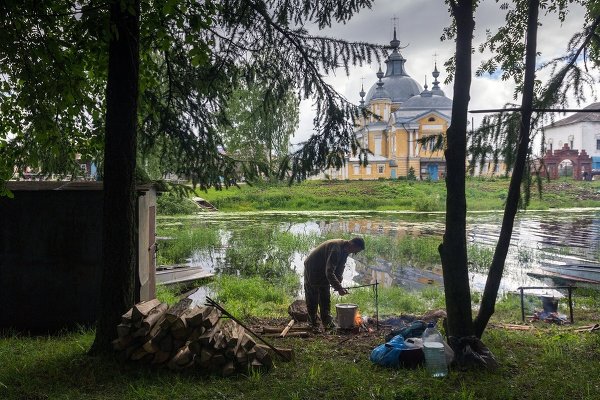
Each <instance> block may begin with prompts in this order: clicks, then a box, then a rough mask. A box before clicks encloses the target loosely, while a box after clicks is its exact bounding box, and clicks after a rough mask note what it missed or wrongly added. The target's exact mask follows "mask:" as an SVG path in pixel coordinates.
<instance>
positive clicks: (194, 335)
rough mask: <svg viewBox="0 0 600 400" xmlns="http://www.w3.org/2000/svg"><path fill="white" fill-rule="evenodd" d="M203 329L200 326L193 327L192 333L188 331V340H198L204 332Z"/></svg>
mask: <svg viewBox="0 0 600 400" xmlns="http://www.w3.org/2000/svg"><path fill="white" fill-rule="evenodd" d="M204 330H205V329H204V327H202V326H197V327H195V328H194V330H193V331H192V333H190V337H189V340H190V341H194V340H198V339H199V338H200V336H202V334H204Z"/></svg>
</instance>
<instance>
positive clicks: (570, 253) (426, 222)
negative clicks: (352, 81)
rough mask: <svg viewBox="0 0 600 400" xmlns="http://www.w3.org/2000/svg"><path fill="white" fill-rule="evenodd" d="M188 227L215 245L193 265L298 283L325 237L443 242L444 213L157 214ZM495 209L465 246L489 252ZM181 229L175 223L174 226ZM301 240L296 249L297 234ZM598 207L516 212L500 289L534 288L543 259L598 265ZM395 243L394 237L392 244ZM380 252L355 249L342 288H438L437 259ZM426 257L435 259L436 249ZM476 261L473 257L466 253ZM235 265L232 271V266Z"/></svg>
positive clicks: (475, 222)
mask: <svg viewBox="0 0 600 400" xmlns="http://www.w3.org/2000/svg"><path fill="white" fill-rule="evenodd" d="M181 223H183V224H184V226H186V227H189V229H194V228H195V227H196V228H197V227H206V226H208V227H210V228H213V229H217V230H218V231H219V233H220V237H221V246H220V247H217V248H211V249H202V250H199V251H197V252H196V253H194V255H193V257H192V260H191V261H192V263H193V264H195V265H198V266H202V267H203V268H207V269H210V270H213V271H215V272H217V273H234V274H239V275H245V274H258V275H261V276H264V277H271V278H272V279H278V278H279V277H281V276H283V275H284V274H285V273H286V272H289V271H290V270H291V271H294V272H295V273H296V274H297V275H298V277H299V278H300V280H299V281H301V278H302V271H303V261H304V258H305V257H306V255H307V254H308V252H309V251H310V249H311V248H312V246H314V245H315V244H316V243H318V241H320V240H323V239H324V238H326V237H336V236H340V237H349V236H351V235H354V234H358V235H362V236H365V237H367V238H368V237H370V238H377V237H380V238H383V237H387V238H395V239H401V238H419V237H420V238H422V237H432V238H438V239H439V240H441V236H442V234H443V232H444V214H443V213H410V212H368V211H353V212H251V213H227V214H222V213H204V214H200V215H198V216H194V217H188V218H184V219H180V220H174V219H173V218H162V219H161V220H160V224H161V226H168V225H169V224H181ZM501 223H502V213H501V212H477V213H469V214H468V217H467V224H468V225H467V226H468V230H467V240H468V243H469V244H470V245H471V246H475V247H477V248H478V249H485V250H486V252H487V253H488V254H491V251H493V249H494V247H495V245H496V241H497V238H498V234H499V232H500V226H501ZM175 226H180V225H175ZM299 237H300V238H303V237H306V238H309V239H310V238H312V239H311V240H312V241H311V240H309V239H305V240H306V243H302V244H301V245H300V247H302V249H301V250H298V248H297V247H298V243H296V242H297V241H298V239H297V238H299ZM599 239H600V209H585V210H578V209H568V210H549V211H533V212H531V211H528V212H520V213H519V214H518V215H517V218H516V220H515V225H514V232H513V236H512V240H511V247H510V250H509V253H508V256H507V262H506V268H505V274H504V277H503V282H502V285H501V290H502V291H507V290H514V289H515V288H516V287H518V286H536V285H540V284H541V282H540V281H539V280H537V279H535V278H532V277H531V276H528V275H527V272H531V271H536V270H538V267H539V266H540V265H541V264H545V263H573V262H587V263H597V262H598V261H599V255H600V240H599ZM390 243H393V242H390ZM386 253H387V251H380V254H375V255H374V257H371V258H366V257H365V256H364V255H363V254H362V253H360V254H359V255H358V256H357V257H356V259H349V262H348V266H347V268H346V272H345V274H344V282H343V284H344V285H345V286H352V285H356V284H369V283H374V282H375V280H377V281H378V282H380V283H381V284H382V285H384V286H393V285H400V286H404V287H408V288H414V289H421V288H423V287H441V270H440V265H439V261H437V262H431V263H430V265H427V266H425V267H423V266H420V267H419V268H416V267H415V265H411V264H410V263H406V264H401V263H398V262H395V261H393V260H391V259H390V258H389V257H388V254H386ZM431 258H432V259H436V260H439V257H437V255H436V254H432V255H431ZM470 258H472V259H474V258H475V257H470ZM489 261H491V260H487V259H486V258H483V259H482V260H481V263H482V264H484V265H480V266H479V267H478V268H473V271H472V272H471V274H470V279H471V286H472V288H473V289H474V290H482V289H483V287H484V285H485V279H486V274H485V271H486V268H487V265H489ZM232 268H233V270H232Z"/></svg>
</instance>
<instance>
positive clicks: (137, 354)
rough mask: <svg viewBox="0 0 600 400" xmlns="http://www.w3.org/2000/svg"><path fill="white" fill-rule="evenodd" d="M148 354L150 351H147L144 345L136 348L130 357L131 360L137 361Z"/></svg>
mask: <svg viewBox="0 0 600 400" xmlns="http://www.w3.org/2000/svg"><path fill="white" fill-rule="evenodd" d="M147 354H148V352H146V350H144V348H143V347H140V348H138V349H137V350H135V351H134V352H133V353H132V354H131V357H129V358H130V359H131V360H133V361H137V360H140V359H142V358H143V357H145V356H146V355H147Z"/></svg>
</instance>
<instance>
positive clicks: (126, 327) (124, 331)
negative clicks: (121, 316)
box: [117, 323, 131, 337]
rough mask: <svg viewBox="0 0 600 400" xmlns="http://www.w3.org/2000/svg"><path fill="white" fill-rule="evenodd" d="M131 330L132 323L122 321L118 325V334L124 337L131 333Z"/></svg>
mask: <svg viewBox="0 0 600 400" xmlns="http://www.w3.org/2000/svg"><path fill="white" fill-rule="evenodd" d="M130 332H131V324H130V323H128V324H124V323H120V324H119V325H117V336H118V337H123V336H127V335H129V333H130Z"/></svg>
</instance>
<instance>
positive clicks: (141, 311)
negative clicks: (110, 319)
mask: <svg viewBox="0 0 600 400" xmlns="http://www.w3.org/2000/svg"><path fill="white" fill-rule="evenodd" d="M160 304H161V303H160V300H158V299H152V300H148V301H142V302H141V303H138V304H136V305H135V306H133V310H132V312H131V319H132V320H134V321H138V320H141V319H144V318H145V317H147V316H148V314H149V313H150V311H152V309H153V308H154V307H156V306H158V305H160Z"/></svg>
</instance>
